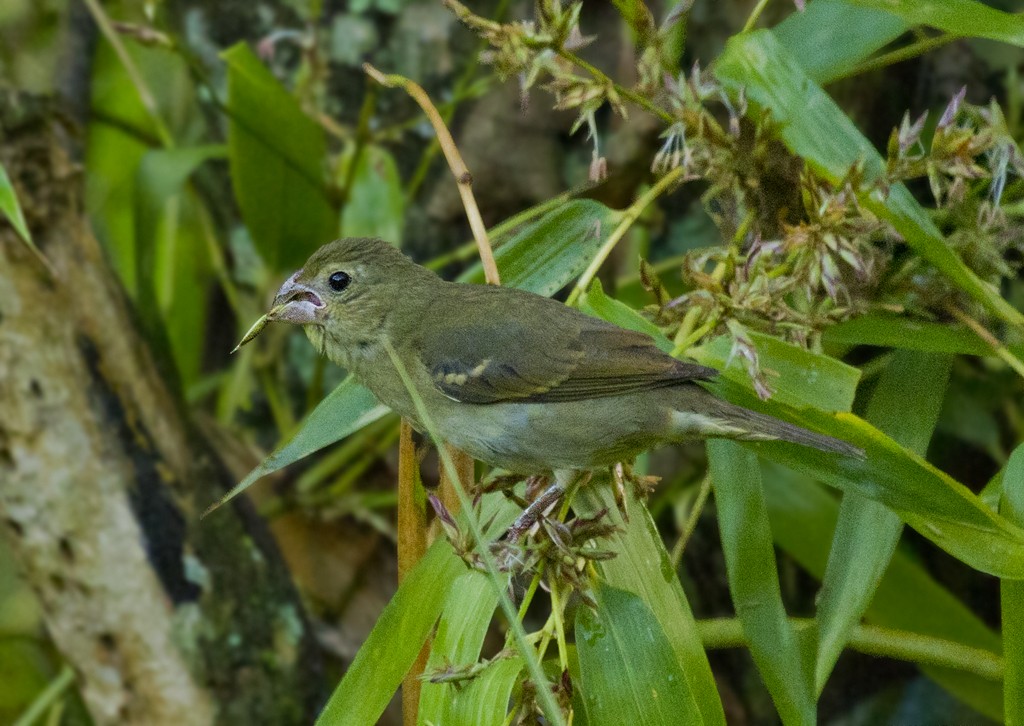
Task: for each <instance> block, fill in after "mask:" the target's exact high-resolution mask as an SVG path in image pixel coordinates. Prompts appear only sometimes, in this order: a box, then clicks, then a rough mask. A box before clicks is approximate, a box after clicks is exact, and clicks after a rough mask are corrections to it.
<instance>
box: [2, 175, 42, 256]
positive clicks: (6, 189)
mask: <svg viewBox="0 0 1024 726" xmlns="http://www.w3.org/2000/svg"><path fill="white" fill-rule="evenodd" d="M0 213H2V214H3V216H4V217H6V218H7V221H8V222H10V223H11V226H12V227H14V231H15V232H17V233H18V236H19V237H21V238H22V239H23V240H24V241H25V244H27V245H28V246H29V247H31V248H32V249H33V250H35V249H36V245H35V242H33V241H32V233H31V232H29V229H28V225H27V224H26V223H25V215H24V214H23V213H22V211H21V205H20V204H18V197H17V195H16V194H15V193H14V185H13V184H11V178H10V177H9V176H7V170H6V169H4V165H3V164H0Z"/></svg>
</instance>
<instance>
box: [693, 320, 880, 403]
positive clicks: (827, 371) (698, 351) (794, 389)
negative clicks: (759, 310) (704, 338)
mask: <svg viewBox="0 0 1024 726" xmlns="http://www.w3.org/2000/svg"><path fill="white" fill-rule="evenodd" d="M748 335H749V337H750V339H751V341H752V342H753V343H754V345H755V347H756V348H757V354H758V358H759V360H760V361H761V368H762V369H763V370H765V371H774V372H775V373H777V374H778V376H776V377H772V378H769V384H770V385H771V386H772V388H773V389H774V390H775V393H774V394H773V395H772V400H773V401H778V402H779V403H784V404H788V405H790V406H814V407H815V408H819V409H821V410H822V411H849V410H850V406H851V405H853V397H854V395H856V392H857V383H858V381H859V380H860V371H859V370H857V369H856V368H854V367H853V366H849V365H847V364H846V363H843V362H842V361H840V360H836V359H835V358H831V357H829V356H827V355H821V354H820V353H814V352H811V351H809V350H807V349H805V348H801V347H799V346H796V345H791V344H789V343H786V342H784V341H781V340H779V339H778V338H773V337H772V336H770V335H762V334H760V333H755V332H752V331H751V332H750V333H748ZM731 349H732V341H731V339H730V338H729V336H727V335H723V336H720V337H718V338H715V339H714V340H712V341H711V342H709V343H707V344H705V345H703V346H701V347H699V348H692V349H691V350H690V355H691V356H693V358H694V360H696V361H697V362H698V363H703V364H704V365H706V366H711V367H712V368H717V369H718V370H719V371H720V373H721V375H722V377H723V378H725V379H727V380H732V381H735V382H737V383H739V384H740V385H743V386H747V387H749V386H750V377H749V376H748V375H747V371H746V368H744V366H743V365H742V363H740V361H738V360H733V361H731V362H730V361H729V358H730V351H731Z"/></svg>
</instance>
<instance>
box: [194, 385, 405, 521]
mask: <svg viewBox="0 0 1024 726" xmlns="http://www.w3.org/2000/svg"><path fill="white" fill-rule="evenodd" d="M388 410H389V409H388V408H386V407H385V406H382V405H380V404H379V403H377V399H376V398H374V395H373V394H372V393H370V391H369V390H368V389H366V388H364V387H363V386H361V385H359V384H358V383H356V381H355V379H354V378H353V377H352V376H349V377H348V378H346V379H345V380H344V381H342V382H341V383H339V384H338V385H337V387H336V388H335V389H334V390H333V391H331V392H330V393H329V394H328V395H327V396H326V397H325V398H324V400H322V401H321V402H320V403H319V404H317V407H316V408H314V409H313V410H312V411H311V412H310V413H309V415H308V416H307V417H306V418H305V419H303V421H302V422H301V423H300V424H299V426H298V429H297V430H296V432H295V435H294V436H292V438H291V439H289V440H288V441H287V442H285V443H284V444H281V445H280V446H278V447H277V448H276V449H274V452H273V453H272V454H271V455H270V456H268V457H267V458H266V459H264V460H263V461H262V462H261V463H260V465H259V466H257V467H256V468H255V469H253V470H252V471H250V472H249V473H248V474H247V475H246V477H245V478H244V479H242V481H240V482H239V483H238V484H237V485H235V487H234V488H233V489H232V490H231V491H230V492H228V493H227V494H225V495H224V496H223V497H221V498H220V501H218V502H217V503H216V504H215V505H214V506H212V507H210V509H208V510H207V511H206V514H209V513H210V512H211V511H213V510H214V509H216V508H217V507H219V506H221V505H223V504H226V503H227V502H228V501H230V500H232V499H234V498H235V497H236V496H238V495H239V494H241V493H242V492H243V491H245V490H246V489H248V488H249V486H250V485H252V484H253V483H254V482H256V481H257V480H259V479H261V478H262V477H264V476H266V475H267V474H271V473H273V472H275V471H277V470H279V469H283V468H284V467H286V466H288V465H289V464H292V463H294V462H296V461H298V460H299V459H301V458H303V457H305V456H309V455H310V454H312V453H313V452H314V451H319V450H320V449H322V448H324V447H325V446H330V445H331V444H333V443H335V442H337V441H341V439H343V438H345V437H346V436H348V435H349V434H352V433H355V432H356V431H358V430H359V429H361V428H363V427H364V426H367V425H369V424H371V423H373V422H374V421H376V420H377V419H379V418H381V417H382V416H384V414H386V413H387V412H388ZM204 516H205V515H204Z"/></svg>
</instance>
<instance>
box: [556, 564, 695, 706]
mask: <svg viewBox="0 0 1024 726" xmlns="http://www.w3.org/2000/svg"><path fill="white" fill-rule="evenodd" d="M594 599H595V600H596V601H597V610H596V612H595V611H593V610H591V609H590V608H588V607H581V608H579V610H578V611H577V614H576V652H577V654H578V656H579V664H580V681H581V683H580V690H581V691H582V695H583V700H584V701H585V702H586V712H587V717H588V723H589V724H590V726H621V724H630V726H647V725H650V726H667V725H668V724H679V723H683V724H691V723H700V722H701V713H700V711H699V710H697V706H696V704H695V703H694V701H693V699H692V696H691V695H690V693H689V691H688V689H687V687H686V675H685V674H684V673H683V670H682V669H681V668H680V667H679V661H678V660H677V659H676V657H675V653H673V651H672V647H671V646H670V645H669V642H668V639H667V638H666V637H665V633H664V632H663V631H662V629H661V624H660V623H659V622H658V620H657V619H656V618H655V617H654V615H653V614H652V613H651V610H650V608H649V607H647V605H646V604H645V603H644V601H643V600H641V599H640V598H639V597H637V596H636V595H634V594H633V593H631V592H627V591H626V590H620V589H618V588H615V587H611V586H610V585H607V584H605V583H602V582H598V584H597V586H596V587H595V588H594Z"/></svg>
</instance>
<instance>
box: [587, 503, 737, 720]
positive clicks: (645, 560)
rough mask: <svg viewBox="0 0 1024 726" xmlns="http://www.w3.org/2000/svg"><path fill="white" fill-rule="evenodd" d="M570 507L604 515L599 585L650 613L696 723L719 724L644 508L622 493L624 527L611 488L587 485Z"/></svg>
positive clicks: (684, 606) (718, 710) (701, 660)
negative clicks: (607, 529)
mask: <svg viewBox="0 0 1024 726" xmlns="http://www.w3.org/2000/svg"><path fill="white" fill-rule="evenodd" d="M573 508H574V509H575V510H576V511H577V513H578V514H581V515H584V516H593V515H594V514H596V513H597V512H599V511H601V510H605V511H607V512H608V514H607V515H606V516H608V517H609V518H610V519H611V521H612V523H614V524H615V525H616V526H617V527H618V531H617V532H616V533H615V534H613V535H612V536H611V537H610V538H609V540H608V544H609V546H610V547H611V549H612V550H613V551H614V552H615V553H616V556H615V557H614V558H613V559H610V560H604V561H602V562H599V563H597V571H598V573H600V575H601V578H602V580H603V581H604V582H606V583H607V584H609V585H611V586H612V587H617V588H621V589H623V590H627V591H629V592H632V593H634V594H635V595H637V596H638V597H639V598H640V599H641V600H642V601H643V602H644V603H645V604H646V605H647V607H649V608H650V610H651V612H652V613H653V614H654V617H655V619H656V620H657V621H658V622H659V623H660V625H661V628H662V630H663V632H664V633H665V636H666V637H667V638H668V641H669V645H670V646H671V648H672V651H673V652H674V654H675V658H676V662H677V663H678V664H679V668H680V669H681V670H682V672H683V674H684V676H685V678H686V686H687V688H688V689H689V692H690V693H691V694H692V698H693V700H694V702H695V703H696V705H697V708H698V710H699V711H700V716H701V719H702V722H703V723H705V724H709V725H710V724H724V723H725V715H724V712H723V709H722V700H721V698H720V697H719V695H718V687H717V686H716V684H715V678H714V676H713V674H712V673H711V666H710V665H709V664H708V658H707V655H706V654H705V652H704V647H703V645H702V644H701V641H700V635H699V634H698V632H697V624H696V622H695V620H694V618H693V612H692V611H691V610H690V604H689V603H688V602H687V600H686V595H685V594H684V593H683V588H682V585H681V584H680V582H679V578H678V577H677V576H676V573H675V571H674V570H673V568H672V561H671V559H670V558H669V554H668V552H667V551H666V550H665V545H664V543H663V542H662V539H661V535H660V534H659V532H658V528H657V526H656V525H655V523H654V520H653V519H651V514H650V512H649V511H648V509H647V506H646V504H644V503H643V502H641V501H640V500H639V499H637V498H636V496H635V495H634V494H632V493H627V495H626V508H627V511H628V512H629V522H628V523H627V522H625V521H624V520H623V519H622V514H621V513H620V512H619V509H618V506H617V505H616V503H615V498H614V496H613V494H612V491H611V487H609V486H596V485H591V486H588V487H586V488H584V489H582V490H581V491H580V492H579V493H578V494H577V495H576V497H575V498H574V499H573Z"/></svg>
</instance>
